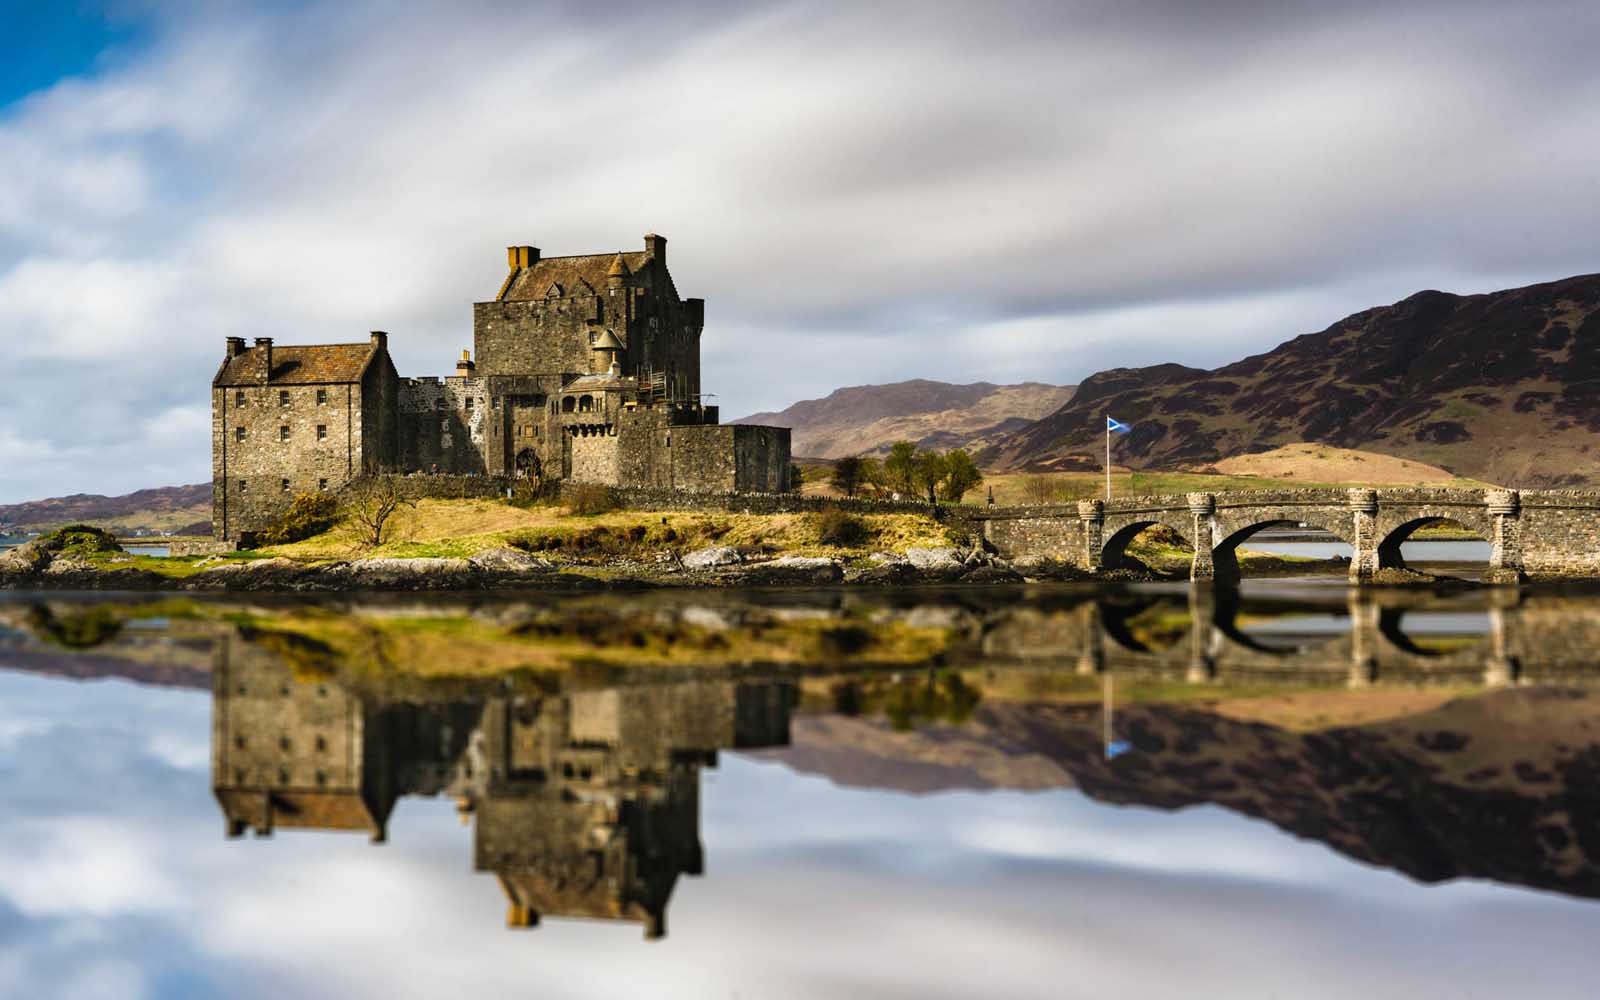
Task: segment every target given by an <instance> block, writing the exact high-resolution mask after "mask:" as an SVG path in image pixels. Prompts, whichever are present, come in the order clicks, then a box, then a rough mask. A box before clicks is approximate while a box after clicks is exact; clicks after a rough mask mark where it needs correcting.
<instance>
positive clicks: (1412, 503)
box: [972, 488, 1600, 582]
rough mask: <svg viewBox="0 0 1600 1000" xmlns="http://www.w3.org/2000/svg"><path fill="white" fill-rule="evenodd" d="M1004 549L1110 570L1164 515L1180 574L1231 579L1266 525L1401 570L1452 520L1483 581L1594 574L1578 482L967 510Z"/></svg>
mask: <svg viewBox="0 0 1600 1000" xmlns="http://www.w3.org/2000/svg"><path fill="white" fill-rule="evenodd" d="M972 517H974V518H975V519H977V520H979V521H981V523H982V531H983V536H984V539H985V541H986V542H987V543H988V544H989V545H990V546H991V547H992V548H994V549H995V550H996V551H998V552H999V553H1000V554H1001V555H1003V556H1005V557H1007V558H1012V559H1016V558H1043V559H1053V560H1056V561H1059V562H1064V563H1070V564H1072V565H1076V566H1079V567H1081V568H1083V569H1088V570H1100V569H1111V568H1116V567H1118V566H1119V565H1121V564H1122V563H1123V560H1124V551H1125V549H1126V547H1127V545H1128V543H1129V542H1131V541H1132V540H1133V538H1134V537H1135V536H1136V535H1138V534H1139V532H1141V531H1143V530H1144V529H1145V528H1147V527H1150V526H1151V525H1156V524H1159V525H1164V526H1166V527H1168V528H1170V529H1172V530H1173V531H1175V532H1176V533H1177V534H1179V535H1181V536H1182V537H1183V538H1184V539H1185V540H1186V541H1188V542H1189V544H1190V546H1191V547H1192V548H1193V549H1194V553H1195V555H1194V563H1193V567H1192V570H1191V577H1192V578H1193V579H1195V580H1212V579H1215V580H1218V581H1221V582H1232V581H1235V580H1237V579H1238V576H1239V563H1238V559H1237V558H1236V555H1235V553H1236V551H1237V549H1238V547H1239V545H1240V544H1241V543H1242V542H1244V541H1245V540H1246V539H1247V538H1249V537H1250V536H1251V535H1253V534H1255V533H1256V532H1258V531H1260V530H1262V529H1264V528H1268V527H1274V526H1283V525H1290V526H1298V525H1306V526H1311V527H1316V528H1320V529H1322V530H1323V531H1326V532H1327V533H1328V534H1330V535H1332V536H1334V537H1335V538H1338V539H1340V540H1342V541H1344V542H1346V543H1348V544H1349V545H1350V547H1351V550H1352V557H1351V561H1350V578H1351V580H1352V581H1365V580H1371V579H1373V578H1374V577H1376V576H1377V575H1378V574H1379V573H1380V572H1381V571H1383V570H1386V569H1403V568H1404V566H1405V563H1404V560H1403V559H1402V558H1401V555H1400V546H1401V545H1402V544H1403V543H1404V542H1405V540H1406V539H1407V538H1409V537H1410V536H1411V535H1412V534H1413V533H1414V532H1416V531H1417V530H1418V529H1419V528H1422V527H1424V526H1426V525H1430V524H1438V523H1441V522H1453V523H1455V524H1457V525H1460V526H1461V527H1463V528H1466V529H1467V530H1468V531H1471V532H1473V533H1475V534H1477V535H1478V536H1479V537H1480V538H1482V539H1484V540H1485V541H1488V542H1489V543H1490V544H1491V554H1490V559H1489V574H1488V576H1489V579H1490V580H1493V581H1497V582H1512V581H1516V580H1521V579H1559V578H1574V577H1594V576H1600V493H1594V492H1587V491H1578V490H1542V491H1530V490H1523V491H1518V490H1461V489H1431V488H1410V489H1383V490H1374V489H1351V490H1284V491H1258V492H1238V493H1189V494H1185V495H1181V496H1149V497H1125V498H1118V499H1115V500H1111V501H1103V500H1084V501H1080V502H1079V503H1078V504H1077V505H1075V506H1073V507H1064V506H1063V507H1039V508H1009V509H999V508H996V509H990V510H986V511H982V512H979V513H976V514H974V515H972Z"/></svg>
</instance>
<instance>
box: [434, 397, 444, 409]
mask: <svg viewBox="0 0 1600 1000" xmlns="http://www.w3.org/2000/svg"><path fill="white" fill-rule="evenodd" d="M434 409H436V410H442V409H444V397H443V396H440V397H439V398H438V399H436V400H434Z"/></svg>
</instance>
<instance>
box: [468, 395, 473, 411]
mask: <svg viewBox="0 0 1600 1000" xmlns="http://www.w3.org/2000/svg"><path fill="white" fill-rule="evenodd" d="M467 412H469V413H470V412H472V397H471V396H468V397H467Z"/></svg>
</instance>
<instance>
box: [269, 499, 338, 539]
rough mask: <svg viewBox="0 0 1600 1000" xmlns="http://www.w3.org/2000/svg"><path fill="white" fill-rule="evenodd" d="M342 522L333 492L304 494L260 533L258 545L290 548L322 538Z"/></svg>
mask: <svg viewBox="0 0 1600 1000" xmlns="http://www.w3.org/2000/svg"><path fill="white" fill-rule="evenodd" d="M338 519H339V501H338V500H336V499H334V496H333V494H331V493H301V494H300V495H299V496H296V497H295V498H294V502H293V503H291V504H290V505H289V509H288V510H286V511H284V512H283V514H282V515H281V516H280V517H279V518H278V519H277V520H275V521H273V522H272V523H271V524H270V525H268V526H267V527H266V528H264V529H262V530H261V531H259V532H257V533H256V544H257V545H287V544H288V543H290V542H298V541H301V540H303V539H306V538H310V537H311V536H312V535H320V534H322V533H323V532H324V531H327V530H328V529H329V528H331V527H333V525H334V522H335V521H337V520H338Z"/></svg>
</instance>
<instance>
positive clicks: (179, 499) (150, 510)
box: [0, 483, 211, 535]
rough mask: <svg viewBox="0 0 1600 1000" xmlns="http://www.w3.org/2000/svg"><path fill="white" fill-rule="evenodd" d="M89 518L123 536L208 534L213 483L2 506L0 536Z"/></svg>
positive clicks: (74, 495) (42, 529) (77, 496)
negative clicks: (152, 533)
mask: <svg viewBox="0 0 1600 1000" xmlns="http://www.w3.org/2000/svg"><path fill="white" fill-rule="evenodd" d="M78 522H87V523H90V524H95V525H98V526H100V527H103V528H105V529H107V530H108V531H117V532H119V533H123V534H133V533H135V532H138V531H141V530H142V531H144V532H146V533H150V532H163V531H166V532H173V533H177V534H184V533H189V534H206V535H208V534H210V533H211V484H210V483H196V484H194V485H193V486H161V487H157V488H155V489H149V490H138V491H135V492H133V493H129V494H126V495H124V496H120V497H106V496H99V495H97V494H93V493H75V494H73V495H72V496H67V497H52V498H50V499H48V500H30V501H28V502H26V503H14V504H0V534H4V533H6V532H13V533H24V532H29V531H48V530H50V529H51V528H58V527H60V526H61V525H63V524H74V523H78Z"/></svg>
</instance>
